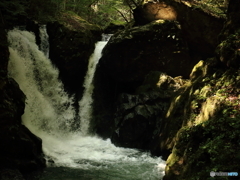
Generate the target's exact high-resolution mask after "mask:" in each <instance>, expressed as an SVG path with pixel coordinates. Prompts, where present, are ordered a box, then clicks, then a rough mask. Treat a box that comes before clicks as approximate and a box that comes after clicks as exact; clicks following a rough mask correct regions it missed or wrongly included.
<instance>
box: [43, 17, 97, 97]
mask: <svg viewBox="0 0 240 180" xmlns="http://www.w3.org/2000/svg"><path fill="white" fill-rule="evenodd" d="M69 21H70V20H69ZM70 22H71V21H70ZM72 23H73V24H74V23H75V26H77V27H71V28H70V27H68V26H67V25H63V24H61V23H59V22H54V23H49V24H48V25H47V32H48V35H49V43H50V52H49V57H50V59H51V60H52V62H53V63H54V64H55V65H56V66H57V67H58V69H59V76H60V79H61V80H62V82H63V84H64V87H65V90H67V91H68V92H69V93H70V94H80V96H81V94H82V91H83V87H82V84H83V81H84V77H85V74H86V71H87V66H88V59H89V57H90V55H91V54H92V52H93V50H94V47H95V42H96V41H98V40H100V39H101V30H100V29H98V28H90V27H89V29H86V28H85V27H78V26H80V25H79V22H72ZM79 28H80V29H79ZM76 80H77V81H76Z"/></svg>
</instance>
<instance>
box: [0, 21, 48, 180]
mask: <svg viewBox="0 0 240 180" xmlns="http://www.w3.org/2000/svg"><path fill="white" fill-rule="evenodd" d="M0 41H1V43H0V44H1V45H0V54H1V62H0V68H1V69H0V70H1V71H0V72H1V78H0V117H1V118H0V124H1V126H0V132H1V133H0V174H1V175H0V177H1V178H4V177H5V178H7V177H9V178H10V177H12V178H13V177H14V176H15V175H16V176H19V177H20V176H21V174H20V173H19V171H20V172H21V173H26V172H31V171H33V170H37V169H39V168H43V167H45V159H44V158H43V153H42V145H41V139H39V138H38V137H36V136H35V135H33V134H32V133H31V132H30V131H29V130H28V129H27V128H26V127H25V126H24V125H22V124H21V116H22V114H23V113H24V107H25V95H24V94H23V92H22V91H21V90H20V88H19V86H18V84H17V83H16V82H15V81H14V80H13V79H9V78H8V77H7V65H8V58H9V51H8V43H7V35H6V30H5V29H4V26H3V24H2V23H1V24H0ZM11 169H12V170H11Z"/></svg>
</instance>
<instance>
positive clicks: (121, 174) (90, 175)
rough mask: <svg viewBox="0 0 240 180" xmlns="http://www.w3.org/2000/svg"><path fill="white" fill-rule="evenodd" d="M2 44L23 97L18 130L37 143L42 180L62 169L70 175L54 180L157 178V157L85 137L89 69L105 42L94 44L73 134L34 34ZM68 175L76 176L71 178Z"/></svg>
mask: <svg viewBox="0 0 240 180" xmlns="http://www.w3.org/2000/svg"><path fill="white" fill-rule="evenodd" d="M42 32H43V33H46V31H42ZM42 37H45V38H47V37H48V36H47V35H43V36H42ZM8 41H9V51H10V61H9V64H8V71H9V76H10V77H12V78H14V79H15V80H16V81H17V82H18V84H19V85H20V88H21V90H22V91H23V92H24V94H25V95H26V96H27V101H26V107H25V113H24V115H23V116H22V121H23V124H24V125H26V126H27V127H28V128H29V129H30V130H31V131H32V132H33V133H34V134H36V135H37V136H39V137H40V138H41V139H42V141H43V143H42V146H43V152H44V154H45V158H46V159H47V160H48V161H47V162H48V164H47V165H48V168H47V169H46V170H45V173H43V176H46V177H45V178H43V179H56V177H57V176H59V170H58V169H59V168H63V167H65V168H71V169H68V170H66V169H64V171H60V172H61V173H60V174H61V178H59V179H83V180H84V179H99V180H101V179H102V180H105V179H111V180H119V179H126V180H136V179H139V180H146V179H149V180H157V179H161V177H163V175H164V167H165V162H164V161H163V160H162V159H161V158H160V157H157V158H153V157H151V156H150V155H149V154H148V153H146V152H141V151H138V150H136V149H129V148H119V147H115V146H114V145H113V144H112V143H111V141H110V140H109V139H107V140H102V139H100V138H98V137H95V136H87V130H88V126H89V121H90V120H91V102H92V99H91V94H92V90H93V86H92V79H93V74H94V71H95V70H94V69H95V66H96V64H97V61H98V59H99V57H100V55H101V50H102V48H103V47H104V45H105V44H106V42H99V43H97V44H96V50H95V51H94V53H93V55H92V56H91V58H90V59H89V67H88V72H87V74H86V77H85V82H84V87H85V92H84V97H83V99H82V100H81V101H80V102H79V104H80V106H81V109H80V111H81V113H82V114H81V115H80V116H81V126H82V128H81V129H80V131H79V132H76V131H73V130H72V128H71V127H72V123H74V118H75V117H74V114H75V113H74V108H73V106H72V104H73V100H72V98H71V97H68V95H67V94H66V93H65V92H64V91H63V85H62V83H61V82H60V81H59V80H58V70H57V69H56V68H54V66H53V65H52V64H51V61H50V60H49V59H48V57H46V55H47V54H46V53H44V52H42V51H40V50H39V48H38V46H37V45H36V42H35V36H34V34H32V33H30V32H27V31H21V30H18V29H14V30H11V31H9V32H8ZM42 42H44V41H42ZM41 49H42V48H41ZM42 50H43V51H44V49H42ZM83 104H84V105H83ZM85 105H86V106H85ZM52 162H54V163H52ZM51 168H54V169H51ZM73 170H76V171H77V172H78V173H75V174H74V173H71V172H72V171H73ZM48 171H50V173H49V174H48V173H47V172H48ZM53 171H54V172H55V171H56V172H55V174H54V178H52V177H51V175H52V173H53ZM79 172H80V173H79ZM74 176H75V177H74ZM63 177H65V178H63ZM76 177H77V178H76Z"/></svg>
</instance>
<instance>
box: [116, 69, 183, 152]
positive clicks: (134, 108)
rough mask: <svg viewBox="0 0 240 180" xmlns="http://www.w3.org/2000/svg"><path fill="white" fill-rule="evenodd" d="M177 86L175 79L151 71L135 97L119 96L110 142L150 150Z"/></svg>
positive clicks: (178, 83)
mask: <svg viewBox="0 0 240 180" xmlns="http://www.w3.org/2000/svg"><path fill="white" fill-rule="evenodd" d="M180 86H181V85H180V81H179V80H178V78H175V79H174V78H171V77H170V76H167V75H166V74H163V73H161V72H156V71H155V72H151V73H150V74H149V75H148V76H147V77H146V79H145V81H144V83H143V84H142V85H141V86H140V87H139V88H138V89H137V94H135V95H130V94H121V95H120V97H119V100H118V106H117V111H116V114H115V132H114V134H113V136H112V138H111V139H112V142H113V143H114V144H116V145H118V146H123V147H130V148H139V149H148V150H149V149H151V144H152V142H153V141H154V137H155V136H157V135H158V134H159V133H160V129H161V124H162V118H163V116H164V114H165V111H166V110H167V108H168V106H169V102H170V98H171V96H172V94H173V93H174V92H175V91H176V90H177V89H178V88H179V87H180Z"/></svg>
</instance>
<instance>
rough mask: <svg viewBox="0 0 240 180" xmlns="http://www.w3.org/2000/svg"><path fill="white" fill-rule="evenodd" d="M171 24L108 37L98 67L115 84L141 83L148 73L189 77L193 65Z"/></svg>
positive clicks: (156, 22)
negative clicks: (108, 39) (154, 72)
mask: <svg viewBox="0 0 240 180" xmlns="http://www.w3.org/2000/svg"><path fill="white" fill-rule="evenodd" d="M191 60H192V59H191V58H190V56H189V51H188V46H187V45H186V42H185V41H184V40H183V38H182V36H181V31H180V30H179V29H178V27H177V25H176V24H175V22H171V21H155V22H152V23H150V24H147V25H145V26H138V27H133V28H131V29H126V30H124V31H122V32H120V33H117V34H115V35H114V36H112V38H111V39H110V41H109V42H108V44H107V45H106V47H105V48H104V50H103V55H102V58H101V59H100V62H99V66H101V68H105V70H106V73H108V74H109V75H110V76H111V78H112V79H113V80H115V81H117V82H119V83H128V84H131V83H142V82H143V80H144V77H145V76H146V75H147V74H148V73H149V72H150V71H161V72H165V73H167V74H168V75H170V76H180V75H181V76H183V77H189V74H190V72H191V69H192V67H193V66H194V64H195V63H194V62H192V61H191Z"/></svg>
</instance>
